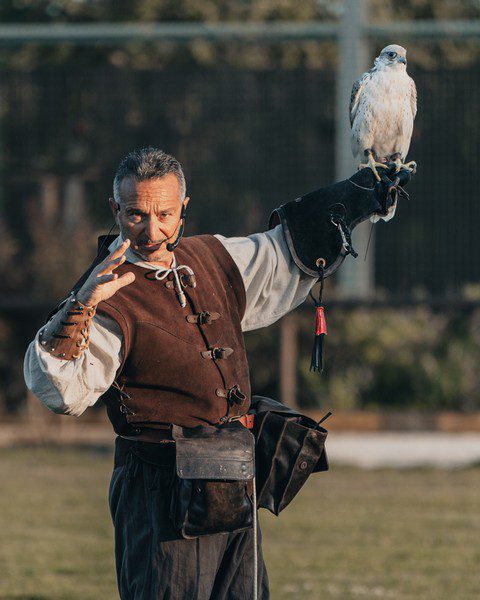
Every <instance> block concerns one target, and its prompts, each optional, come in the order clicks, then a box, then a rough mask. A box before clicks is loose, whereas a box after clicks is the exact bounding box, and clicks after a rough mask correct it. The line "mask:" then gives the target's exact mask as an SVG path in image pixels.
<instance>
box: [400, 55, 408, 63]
mask: <svg viewBox="0 0 480 600" xmlns="http://www.w3.org/2000/svg"><path fill="white" fill-rule="evenodd" d="M398 62H400V63H403V64H404V65H406V64H407V59H406V58H405V57H403V56H399V57H398Z"/></svg>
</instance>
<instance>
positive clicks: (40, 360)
mask: <svg viewBox="0 0 480 600" xmlns="http://www.w3.org/2000/svg"><path fill="white" fill-rule="evenodd" d="M215 237H216V238H217V239H218V240H219V241H220V242H221V243H222V244H223V246H224V247H225V249H226V250H227V252H228V253H229V254H230V255H231V257H232V258H233V260H234V262H235V264H236V265H237V267H238V269H239V271H240V274H241V277H242V280H243V284H244V286H245V293H246V300H247V302H246V310H245V314H244V316H243V320H242V330H243V331H251V330H253V329H260V328H262V327H266V326H268V325H271V324H272V323H274V322H275V321H277V320H278V319H279V318H280V317H282V316H283V315H285V314H286V313H288V312H289V311H291V310H293V309H294V308H296V307H297V306H299V305H300V304H301V303H302V302H303V301H304V300H305V298H306V297H307V295H308V293H309V291H310V290H311V288H312V286H313V285H314V283H315V281H316V279H315V278H313V277H310V276H309V275H306V274H305V273H303V272H302V271H301V270H300V269H299V268H298V267H297V266H296V265H295V263H294V262H293V259H292V256H291V254H290V251H289V250H288V247H287V244H286V241H285V238H284V235H283V230H282V228H281V226H280V225H277V227H275V229H272V230H270V231H267V232H264V233H255V234H253V235H250V236H248V237H232V238H226V237H224V236H221V235H216V236H215ZM121 241H122V240H121V238H120V236H119V237H117V239H116V240H115V241H114V242H113V243H112V244H111V245H110V246H109V248H108V249H109V251H113V250H114V249H115V248H117V247H118V246H119V245H120V243H121ZM125 258H126V262H130V263H133V264H136V265H138V266H140V267H144V268H146V269H152V268H155V266H153V265H151V264H149V263H147V262H144V261H142V260H141V259H139V258H138V256H137V255H135V254H134V252H133V251H132V250H131V248H129V249H127V251H126V253H125ZM130 285H135V283H132V284H130ZM42 329H43V328H42ZM40 331H41V329H40V330H39V332H37V335H36V336H35V339H34V340H33V341H32V342H31V343H30V345H29V347H28V350H27V352H26V355H25V361H24V376H25V382H26V384H27V387H28V389H29V390H31V391H32V392H33V393H34V394H35V395H36V396H37V397H38V398H39V399H40V400H41V401H42V402H43V403H44V404H45V405H46V406H47V407H48V408H49V409H50V410H52V411H54V412H57V413H62V414H70V415H75V416H78V415H81V414H82V413H83V412H84V411H85V410H86V409H87V408H88V407H89V406H92V405H93V404H95V402H96V401H97V400H98V398H99V397H100V396H101V395H102V394H103V393H104V392H106V391H107V389H108V388H109V387H110V386H111V384H112V383H113V381H114V379H115V376H116V373H117V370H118V368H119V367H120V364H121V362H122V358H123V357H122V333H121V330H120V327H119V326H118V324H117V323H116V322H115V321H114V320H113V319H111V318H110V317H106V316H104V315H95V316H94V317H93V319H92V322H91V325H90V344H89V346H88V348H87V349H86V350H85V351H84V352H83V354H82V355H81V356H80V357H79V358H77V359H74V360H62V359H59V358H55V357H54V356H52V355H51V354H49V353H48V352H47V351H46V350H44V349H43V347H42V346H41V344H40V343H39V340H38V334H39V333H40Z"/></svg>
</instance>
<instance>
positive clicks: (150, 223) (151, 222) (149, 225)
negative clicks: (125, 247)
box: [145, 216, 161, 242]
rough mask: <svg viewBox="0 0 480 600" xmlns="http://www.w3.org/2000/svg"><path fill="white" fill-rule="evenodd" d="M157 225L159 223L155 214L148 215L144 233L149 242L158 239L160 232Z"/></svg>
mask: <svg viewBox="0 0 480 600" xmlns="http://www.w3.org/2000/svg"><path fill="white" fill-rule="evenodd" d="M159 225H160V223H159V221H158V219H157V218H156V217H155V216H153V217H148V219H147V221H146V223H145V233H146V234H147V236H148V239H149V240H150V241H151V242H158V241H159V240H160V237H161V233H160V226H159Z"/></svg>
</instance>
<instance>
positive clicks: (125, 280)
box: [117, 271, 135, 289]
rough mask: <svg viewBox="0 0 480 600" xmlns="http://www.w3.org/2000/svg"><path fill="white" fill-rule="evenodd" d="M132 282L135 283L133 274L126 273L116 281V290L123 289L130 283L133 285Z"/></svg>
mask: <svg viewBox="0 0 480 600" xmlns="http://www.w3.org/2000/svg"><path fill="white" fill-rule="evenodd" d="M134 281H135V274H134V273H132V272H131V271H129V272H128V273H124V274H123V275H122V276H121V277H119V278H118V280H117V286H118V289H120V288H122V287H125V286H126V285H129V284H130V283H133V282H134Z"/></svg>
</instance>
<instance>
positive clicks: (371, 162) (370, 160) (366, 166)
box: [358, 152, 388, 181]
mask: <svg viewBox="0 0 480 600" xmlns="http://www.w3.org/2000/svg"><path fill="white" fill-rule="evenodd" d="M379 167H381V168H382V169H388V165H386V164H384V163H381V162H377V161H376V160H375V159H374V158H373V155H372V154H371V152H370V153H369V154H368V163H367V164H360V165H358V168H359V170H360V169H372V171H373V174H374V175H375V179H376V180H377V181H381V180H382V178H381V177H380V175H379V174H378V171H377V169H378V168H379Z"/></svg>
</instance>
